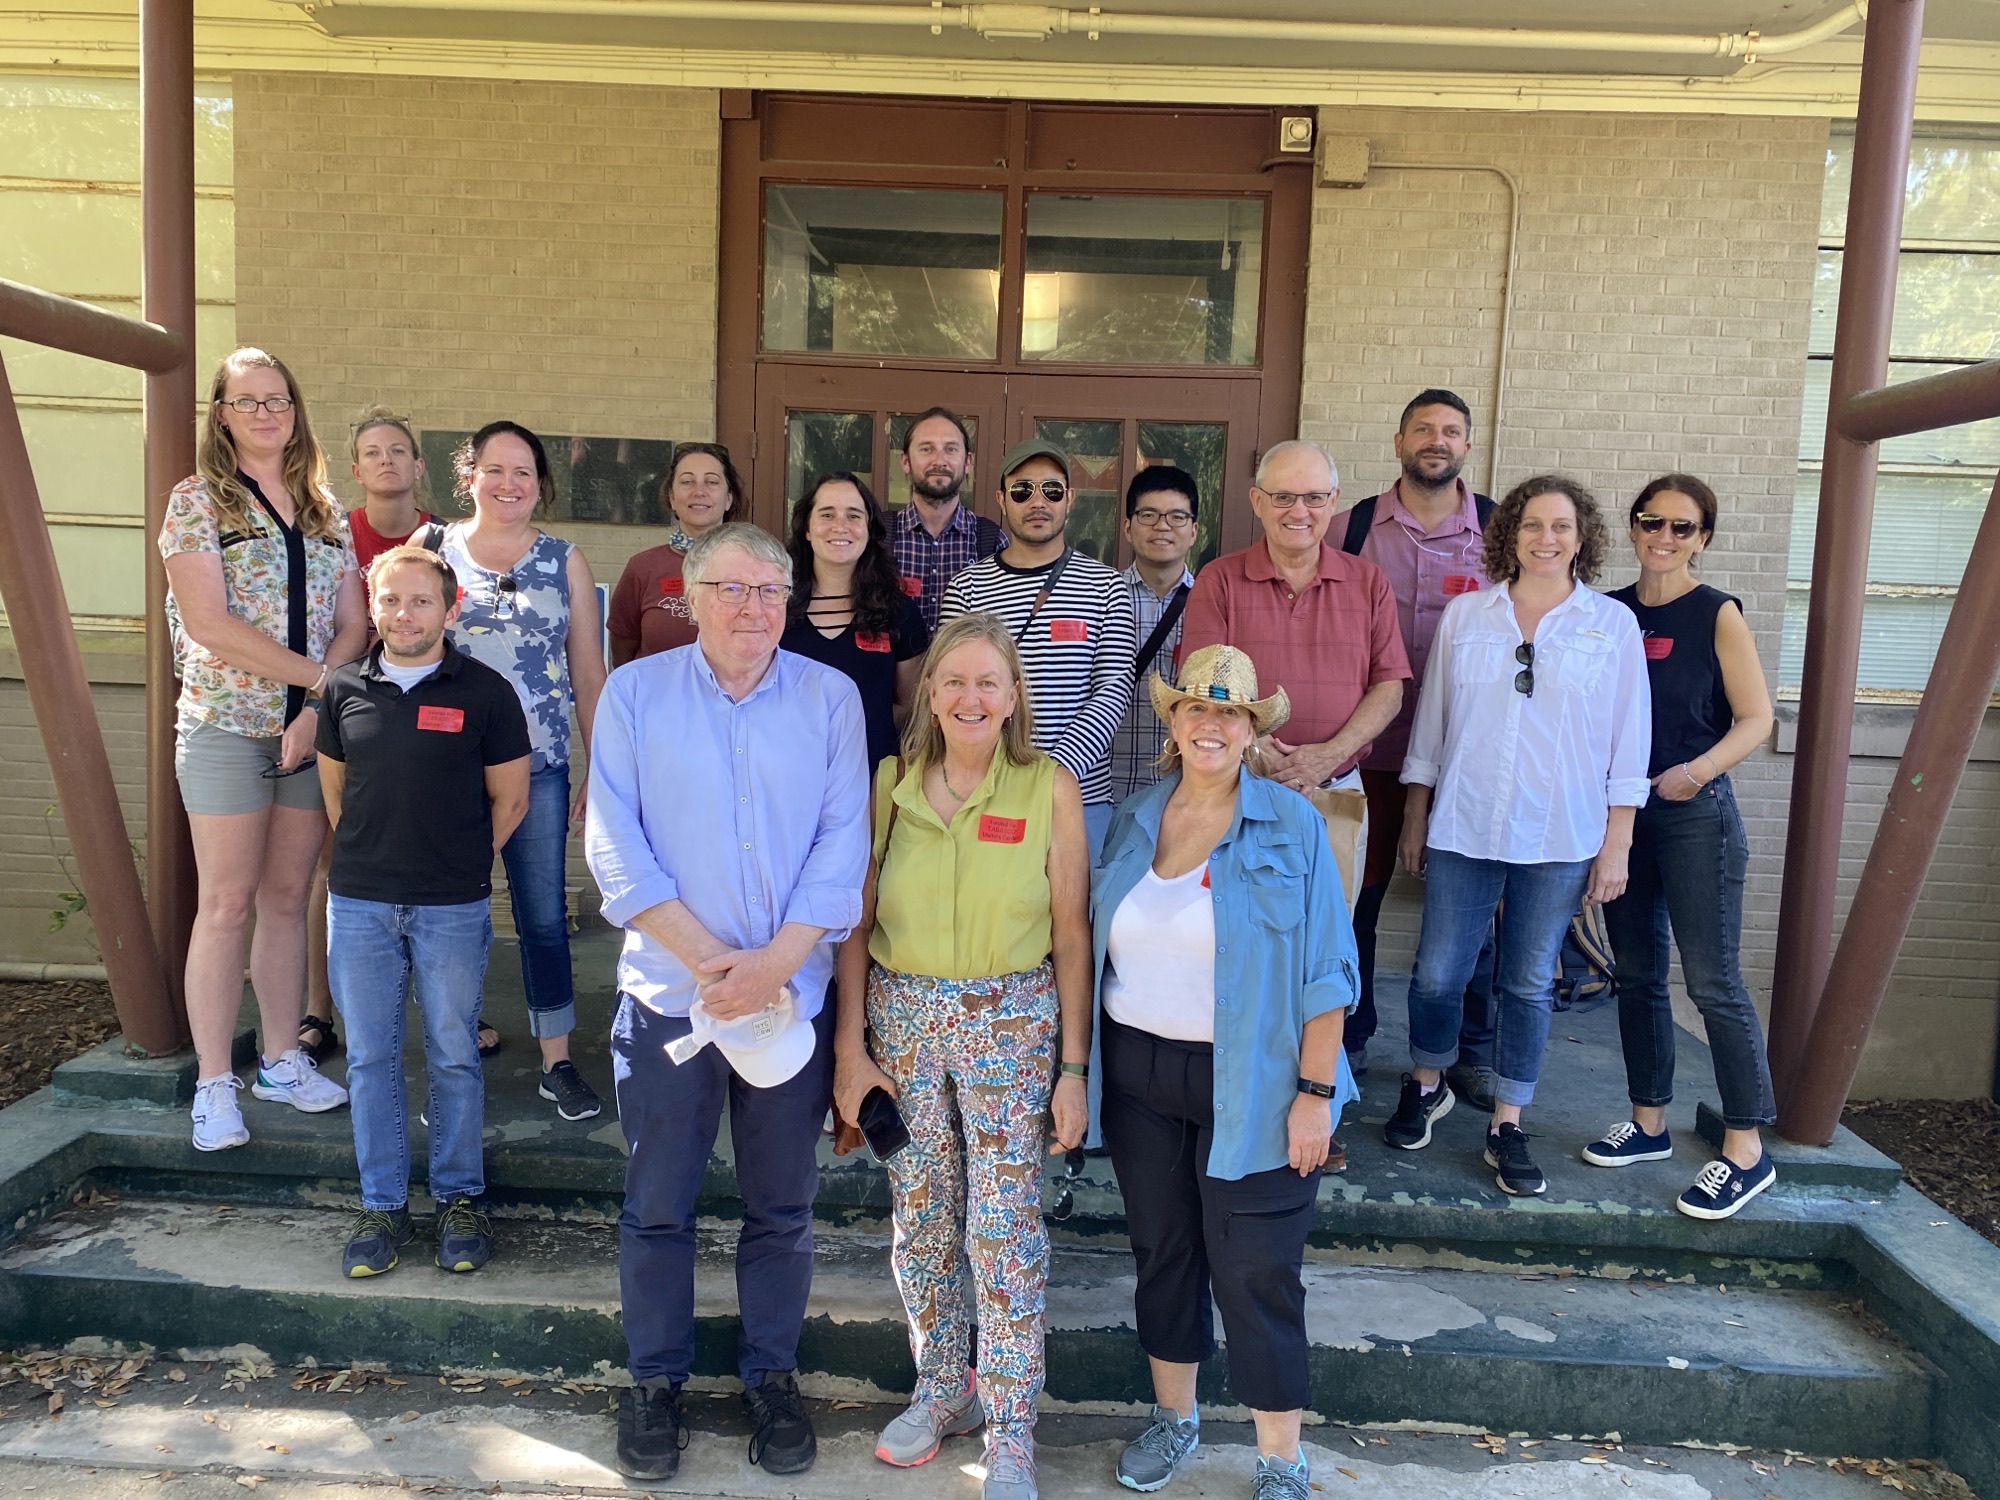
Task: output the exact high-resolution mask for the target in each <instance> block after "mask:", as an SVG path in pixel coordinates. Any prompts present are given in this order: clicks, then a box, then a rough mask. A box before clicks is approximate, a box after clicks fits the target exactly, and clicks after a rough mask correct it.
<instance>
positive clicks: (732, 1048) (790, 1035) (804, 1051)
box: [667, 985, 817, 1089]
mask: <svg viewBox="0 0 2000 1500" xmlns="http://www.w3.org/2000/svg"><path fill="white" fill-rule="evenodd" d="M688 1024H689V1026H690V1028H691V1029H690V1030H689V1032H688V1034H687V1035H686V1036H684V1037H681V1038H679V1039H678V1040H676V1041H672V1042H669V1043H668V1044H667V1056H668V1057H670V1058H672V1059H673V1060H674V1062H675V1063H676V1064H680V1063H684V1062H686V1061H687V1060H688V1059H689V1058H691V1057H693V1056H694V1055H695V1054H696V1053H697V1052H699V1051H701V1049H702V1048H703V1047H706V1046H708V1045H709V1044H710V1043H714V1045H715V1048H716V1050H717V1051H719V1052H720V1053H721V1054H722V1055H723V1057H724V1058H725V1059H726V1060H727V1061H728V1063H729V1066H730V1067H731V1068H732V1069H733V1070H734V1071H735V1073H736V1076H737V1077H738V1078H741V1079H742V1080H743V1081H744V1082H745V1083H747V1084H749V1085H750V1086H751V1087H752V1088H756V1089H768V1088H775V1087H776V1086H777V1085H779V1084H781V1083H784V1082H785V1081H786V1080H788V1079H790V1078H792V1077H794V1076H796V1075H797V1073H798V1071H799V1069H801V1068H803V1067H804V1066H805V1065H806V1063H807V1062H808V1061H810V1060H811V1058H812V1055H813V1047H814V1044H815V1042H816V1041H817V1038H816V1037H814V1035H813V1024H812V1022H811V1021H809V1020H807V1019H805V1018H804V1017H803V1016H801V1015H800V1014H799V1011H798V1006H797V1004H796V1003H795V1002H794V999H793V996H792V987H791V986H790V985H786V986H785V987H784V988H783V989H781V990H780V991H778V999H777V1003H776V1004H774V1005H771V1006H768V1007H766V1008H765V1009H763V1010H760V1011H757V1012H756V1013H755V1014H753V1015H748V1016H738V1017H736V1018H734V1019H733V1020H727V1021H724V1020H718V1019H716V1017H714V1016H712V1015H710V1014H709V1011H708V1007H707V1006H706V1005H704V1004H703V1003H702V1001H701V999H700V997H699V996H697V997H696V999H695V1002H694V1004H693V1005H691V1006H689V1007H688Z"/></svg>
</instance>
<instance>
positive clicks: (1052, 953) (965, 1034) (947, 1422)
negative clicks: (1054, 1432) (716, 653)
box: [834, 614, 1091, 1500]
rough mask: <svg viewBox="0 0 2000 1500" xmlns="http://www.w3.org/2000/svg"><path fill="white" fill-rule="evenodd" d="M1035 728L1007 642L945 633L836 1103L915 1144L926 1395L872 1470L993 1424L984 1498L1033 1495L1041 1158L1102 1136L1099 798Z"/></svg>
mask: <svg viewBox="0 0 2000 1500" xmlns="http://www.w3.org/2000/svg"><path fill="white" fill-rule="evenodd" d="M1031 728H1032V725H1031V724H1030V722H1029V716H1028V695H1027V690H1026V687H1025V685H1024V683H1023V682H1022V678H1021V660H1020V656H1019V655H1018V653H1017V652H1016V651H1015V649H1014V642H1013V640H1012V639H1011V638H1010V637H1009V635H1008V634H1007V629H1006V627H1005V626H1004V625H1003V624H1001V622H1000V621H999V620H998V619H996V618H994V617H993V616H992V615H984V614H974V615H964V616H961V617H960V618H958V619H956V620H954V621H952V622H951V623H950V624H949V625H947V626H945V627H944V628H943V629H942V630H940V631H939V632H938V634H937V638H936V640H935V641H933V642H932V645H931V649H930V652H929V654H928V655H927V656H926V657H925V658H924V667H923V675H922V677H921V679H920V681H919V683H918V687H917V693H916V701H915V703H914V704H913V705H912V709H911V714H910V722H909V725H908V727H907V729H906V730H905V732H904V736H903V750H904V754H903V756H902V758H901V759H899V760H894V761H884V762H883V763H882V765H881V766H880V767H879V769H878V771H877V774H876V778H875V803H874V814H875V850H874V859H873V862H872V863H871V864H870V866H869V873H868V885H867V888H866V891H865V893H864V896H863V906H862V920H861V923H860V925H859V926H857V927H856V928H855V929H854V931H853V933H852V935H850V936H849V937H848V939H847V940H846V941H845V942H844V943H843V944H842V945H841V950H840V971H839V987H840V1014H839V1029H838V1032H837V1035H836V1041H835V1079H834V1095H835V1099H836V1100H837V1102H838V1103H839V1105H840V1110H841V1114H842V1115H843V1116H844V1117H845V1118H847V1119H849V1120H853V1119H857V1118H859V1114H860V1105H861V1100H862V1099H863V1098H864V1097H865V1096H866V1095H867V1093H868V1091H869V1090H870V1089H872V1088H883V1089H886V1090H888V1091H889V1092H890V1093H891V1094H893V1095H895V1097H896V1101H897V1104H898V1106H899V1107H900V1109H901V1111H902V1115H903V1120H904V1123H905V1124H906V1125H907V1126H908V1127H909V1132H910V1144H909V1145H908V1146H907V1147H905V1148H904V1149H903V1150H902V1151H900V1152H898V1153H897V1154H896V1155H895V1156H893V1157H891V1158H890V1160H889V1164H888V1165H889V1182H890V1187H891V1190H892V1201H893V1214H894V1225H895V1248H894V1250H893V1252H892V1257H891V1259H892V1264H893V1266H894V1270H895V1274H896V1284H897V1286H898V1288H899V1289H900V1290H901V1292H902V1294H903V1306H904V1309H905V1310H906V1312H907V1313H908V1315H909V1320H910V1348H911V1353H912V1355H913V1356H914V1358H915V1360H916V1365H917V1388H916V1393H915V1398H914V1399H913V1400H912V1401H911V1403H910V1407H909V1410H908V1411H906V1412H904V1413H903V1414H902V1415H901V1416H899V1417H898V1418H896V1420H895V1421H893V1422H891V1423H890V1424H889V1426H888V1427H887V1428H886V1429H885V1430H884V1431H883V1433H882V1437H881V1441H880V1442H879V1443H878V1444H877V1446H876V1449H875V1455H876V1457H878V1458H880V1459H882V1460H883V1461H884V1462H885V1463H891V1464H895V1465H897V1466H899V1467H908V1466H910V1465H913V1464H920V1463H923V1462H924V1461H926V1460H927V1459H929V1458H931V1457H933V1456H935V1455H936V1453H937V1451H938V1446H939V1444H940V1442H941V1441H942V1440H943V1439H944V1438H945V1437H947V1436H951V1435H953V1434H957V1433H964V1432H970V1431H972V1430H973V1429H974V1428H976V1427H978V1426H979V1425H980V1423H981V1422H982V1421H984V1422H985V1424H986V1429H987V1431H986V1453H985V1468H986V1479H985V1486H984V1489H983V1491H982V1494H983V1497H984V1500H1035V1494H1036V1490H1035V1462H1034V1439H1033V1436H1032V1433H1033V1428H1034V1423H1035V1400H1036V1397H1037V1396H1038V1395H1039V1394H1040V1393H1041V1388H1042V1378H1043V1359H1042V1330H1043V1324H1042V1315H1043V1307H1044V1290H1045V1288H1046V1286H1047V1282H1048V1260H1049V1241H1048V1233H1047V1231H1046V1230H1045V1229H1044V1228H1043V1226H1042V1214H1041V1181H1042V1156H1043V1151H1044V1144H1045V1142H1046V1141H1047V1138H1048V1136H1049V1134H1050V1125H1051V1115H1052V1116H1053V1134H1054V1137H1055V1144H1054V1145H1053V1146H1052V1147H1049V1148H1048V1149H1049V1150H1050V1151H1051V1152H1061V1151H1066V1150H1068V1149H1069V1148H1070V1147H1072V1146H1075V1145H1076V1144H1078V1143H1079V1142H1080V1141H1082V1139H1083V1131H1084V1120H1085V1103H1084V1076H1085V1072H1086V1059H1088V1057H1089V1056H1090V994H1091V978H1090V963H1091V950H1090V910H1089V906H1090V857H1089V852H1088V847H1087V844H1086V840H1085V837H1084V825H1083V797H1082V794H1081V792H1080V791H1079V790H1078V788H1077V783H1076V778H1075V777H1074V776H1072V775H1071V774H1070V773H1069V772H1068V771H1067V770H1065V769H1064V768H1063V767H1062V766H1060V765H1058V764H1057V763H1056V762H1055V761H1053V760H1051V759H1049V757H1047V756H1046V755H1043V754H1042V753H1041V752H1039V751H1037V750H1036V749H1034V748H1033V744H1032V742H1031V739H1030V731H1031ZM1058 1055H1060V1057H1061V1058H1062V1062H1061V1066H1060V1069H1058V1066H1057V1057H1058ZM1058 1074H1059V1075H1060V1076H1058ZM968 1280H969V1281H970V1282H971V1286H972V1290H973V1293H974V1298H973V1300H974V1301H975V1302H976V1306H977V1327H978V1334H979V1370H978V1376H977V1380H976V1381H975V1379H974V1376H973V1373H972V1371H971V1369H970V1365H971V1355H972V1335H973V1327H974V1322H973V1319H972V1318H971V1317H970V1316H969V1315H968V1298H967V1295H966V1292H967V1282H968Z"/></svg>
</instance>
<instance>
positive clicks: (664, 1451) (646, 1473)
mask: <svg viewBox="0 0 2000 1500" xmlns="http://www.w3.org/2000/svg"><path fill="white" fill-rule="evenodd" d="M687 1445H688V1433H687V1412H686V1411H685V1409H684V1408H683V1406H682V1402H681V1388H680V1387H679V1386H674V1387H672V1388H671V1389H668V1390H648V1389H647V1388H646V1387H645V1386H642V1385H635V1386H628V1387H626V1388H625V1389H624V1390H622V1391H620V1392H619V1393H618V1472H619V1473H620V1474H623V1475H624V1476H625V1477H626V1478H627V1479H672V1478H673V1477H674V1476H675V1475H676V1474H678V1473H680V1471H681V1449H683V1448H685V1447H686V1446H687Z"/></svg>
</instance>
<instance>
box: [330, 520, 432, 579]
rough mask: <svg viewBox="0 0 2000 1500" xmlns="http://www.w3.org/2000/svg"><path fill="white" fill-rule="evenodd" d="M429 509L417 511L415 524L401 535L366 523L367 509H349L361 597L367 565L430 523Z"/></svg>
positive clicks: (350, 532)
mask: <svg viewBox="0 0 2000 1500" xmlns="http://www.w3.org/2000/svg"><path fill="white" fill-rule="evenodd" d="M431 520H432V516H431V514H430V512H429V511H423V510H420V511H418V512H417V524H416V525H415V526H414V527H413V528H412V529H411V530H409V531H407V532H405V533H404V534H403V535H402V536H384V535H382V533H381V532H379V531H377V530H376V529H375V528H374V527H373V526H370V525H369V524H368V509H367V507H366V506H363V507H362V508H361V509H360V510H350V511H349V512H348V513H347V530H348V534H349V535H350V536H352V537H353V538H354V560H355V562H357V563H359V564H360V565H361V597H362V598H363V599H364V600H365V599H366V598H367V597H368V565H369V564H370V563H372V562H374V561H375V559H376V558H378V557H380V556H381V555H382V554H383V553H384V552H387V551H388V550H389V549H390V548H391V547H400V546H402V545H403V543H405V542H407V541H408V540H409V539H410V538H411V537H413V536H415V535H416V534H417V533H418V532H419V531H422V530H423V529H424V528H425V527H426V526H428V525H430V524H431Z"/></svg>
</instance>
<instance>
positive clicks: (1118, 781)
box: [1111, 464, 1201, 802]
mask: <svg viewBox="0 0 2000 1500" xmlns="http://www.w3.org/2000/svg"><path fill="white" fill-rule="evenodd" d="M1200 517H1201V496H1200V493H1199V492H1198V491H1197V490H1196V488H1195V482H1194V476H1193V475H1192V474H1190V473H1188V472H1187V470H1185V469H1177V468H1175V467H1174V466H1173V465H1172V464H1154V465H1152V466H1151V467H1150V468H1144V469H1141V470H1140V471H1139V472H1138V473H1137V474H1134V475H1133V476H1132V483H1131V484H1130V485H1129V486H1128V487H1127V488H1126V490H1125V540H1126V541H1128V542H1130V543H1131V544H1132V563H1131V566H1129V567H1128V568H1126V569H1125V571H1124V572H1123V573H1121V574H1119V575H1118V576H1119V577H1120V578H1121V579H1123V580H1124V582H1125V587H1126V589H1127V591H1128V592H1129V593H1130V595H1131V597H1132V614H1133V617H1134V619H1135V620H1136V622H1137V624H1138V629H1139V634H1138V641H1139V655H1140V656H1141V657H1142V658H1144V659H1143V660H1140V661H1137V662H1135V663H1134V665H1133V674H1134V677H1135V679H1136V681H1137V682H1138V683H1143V682H1144V681H1145V680H1146V679H1147V678H1148V677H1150V676H1152V674H1153V673H1155V672H1158V673H1159V674H1160V675H1161V676H1162V677H1164V678H1166V679H1167V681H1168V682H1172V681H1173V680H1174V676H1175V673H1176V670H1177V669H1178V667H1179V665H1180V661H1179V657H1180V644H1181V620H1180V615H1181V608H1182V606H1183V605H1185V604H1186V603H1187V595H1188V590H1189V589H1191V588H1192V587H1193V586H1194V575H1193V574H1192V573H1190V572H1189V571H1188V567H1187V559H1188V554H1189V553H1190V552H1192V551H1193V550H1194V544H1195V539H1196V537H1197V536H1198V535H1199V532H1200ZM1170 613H1171V615H1172V620H1171V622H1170V623H1169V624H1168V626H1167V629H1166V632H1165V634H1164V635H1162V636H1161V637H1160V640H1159V643H1158V645H1157V646H1156V647H1155V648H1154V650H1152V651H1151V652H1148V651H1147V650H1146V646H1147V643H1148V642H1150V641H1151V640H1152V639H1153V636H1154V634H1155V632H1156V631H1158V629H1159V626H1160V622H1161V621H1162V620H1165V619H1167V617H1168V615H1169V614H1170ZM1161 741H1162V731H1161V728H1160V720H1159V716H1158V715H1157V714H1155V713H1154V712H1153V707H1152V699H1151V697H1150V696H1149V695H1148V694H1147V693H1145V692H1143V691H1138V690H1136V689H1135V691H1134V692H1133V694H1132V706H1131V707H1130V708H1128V709H1127V710H1126V711H1125V719H1124V722H1123V723H1121V724H1120V725H1119V726H1118V733H1117V734H1116V736H1114V737H1113V739H1112V741H1111V796H1112V799H1113V800H1114V801H1117V802H1123V801H1124V800H1125V799H1126V798H1127V797H1129V796H1131V795H1132V794H1133V793H1134V792H1136V791H1139V790H1140V789H1141V788H1143V787H1149V786H1151V785H1152V784H1153V783H1154V782H1156V781H1158V780H1159V779H1160V773H1159V772H1158V771H1157V770H1156V769H1155V768H1154V766H1153V761H1154V759H1155V758H1156V757H1157V756H1158V755H1159V753H1160V745H1161Z"/></svg>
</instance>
